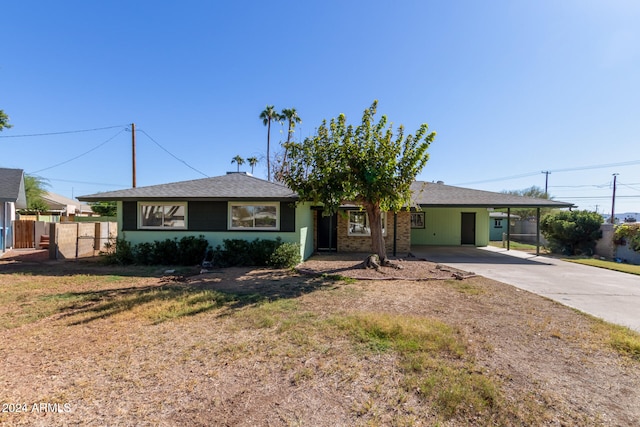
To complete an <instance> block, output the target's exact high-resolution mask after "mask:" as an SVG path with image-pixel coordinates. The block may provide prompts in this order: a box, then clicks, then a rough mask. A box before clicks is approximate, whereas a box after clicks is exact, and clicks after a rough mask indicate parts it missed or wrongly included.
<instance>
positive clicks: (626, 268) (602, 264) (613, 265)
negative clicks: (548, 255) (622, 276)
mask: <svg viewBox="0 0 640 427" xmlns="http://www.w3.org/2000/svg"><path fill="white" fill-rule="evenodd" d="M564 260H565V261H570V262H575V263H576V264H584V265H590V266H592V267H599V268H606V269H608V270H615V271H621V272H623V273H629V274H637V275H640V265H633V264H624V263H621V262H614V261H605V260H601V259H594V258H566V259H564Z"/></svg>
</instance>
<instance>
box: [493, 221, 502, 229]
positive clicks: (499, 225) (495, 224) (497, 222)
mask: <svg viewBox="0 0 640 427" xmlns="http://www.w3.org/2000/svg"><path fill="white" fill-rule="evenodd" d="M493 228H502V220H501V219H496V220H494V223H493Z"/></svg>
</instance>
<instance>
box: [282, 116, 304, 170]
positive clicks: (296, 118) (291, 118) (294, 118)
mask: <svg viewBox="0 0 640 427" xmlns="http://www.w3.org/2000/svg"><path fill="white" fill-rule="evenodd" d="M280 118H281V119H282V120H286V121H287V122H288V124H289V128H288V130H287V143H286V144H285V146H284V157H283V159H282V170H284V168H285V167H286V164H287V151H288V150H289V143H290V142H291V137H292V136H293V129H294V128H295V127H296V124H297V123H302V119H301V118H300V116H299V115H298V112H297V111H296V109H295V108H285V109H283V110H282V114H281V115H280ZM282 170H281V171H280V173H282Z"/></svg>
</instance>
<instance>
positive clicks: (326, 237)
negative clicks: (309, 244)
mask: <svg viewBox="0 0 640 427" xmlns="http://www.w3.org/2000/svg"><path fill="white" fill-rule="evenodd" d="M337 242H338V215H337V214H333V215H331V216H324V215H322V213H321V212H320V211H318V251H336V250H337V249H338V243H337Z"/></svg>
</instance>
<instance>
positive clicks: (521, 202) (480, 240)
mask: <svg viewBox="0 0 640 427" xmlns="http://www.w3.org/2000/svg"><path fill="white" fill-rule="evenodd" d="M411 192H412V199H413V203H414V206H415V212H414V211H412V214H414V215H420V212H424V214H423V215H424V216H421V217H417V219H418V221H414V220H413V218H412V230H411V245H412V246H413V245H436V246H443V245H454V244H455V245H458V244H460V245H473V246H484V245H486V244H487V243H488V242H489V228H488V224H489V212H491V211H494V210H496V209H506V211H507V222H508V223H510V221H511V209H514V208H534V209H536V247H537V250H536V254H537V255H540V210H541V209H542V208H551V209H566V208H571V207H573V206H574V205H573V203H567V202H560V201H557V200H549V199H539V198H534V197H524V196H518V195H514V194H506V193H495V192H491V191H482V190H474V189H470V188H462V187H454V186H451V185H445V184H444V183H442V182H437V183H433V182H424V181H416V182H414V183H413V184H412V185H411ZM476 215H477V216H478V218H479V220H477V219H476ZM484 217H486V224H481V223H480V221H483V220H484ZM414 223H420V224H426V226H425V225H422V227H421V228H420V227H415V226H414ZM429 228H430V229H429ZM485 233H486V236H485V235H484V234H485ZM454 234H455V236H454ZM470 234H471V238H470V237H469V235H470ZM474 234H475V236H474ZM510 238H511V232H510V229H509V227H507V242H509V241H510ZM445 239H448V240H446V241H445ZM507 245H509V243H507ZM507 249H510V247H509V246H507Z"/></svg>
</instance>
